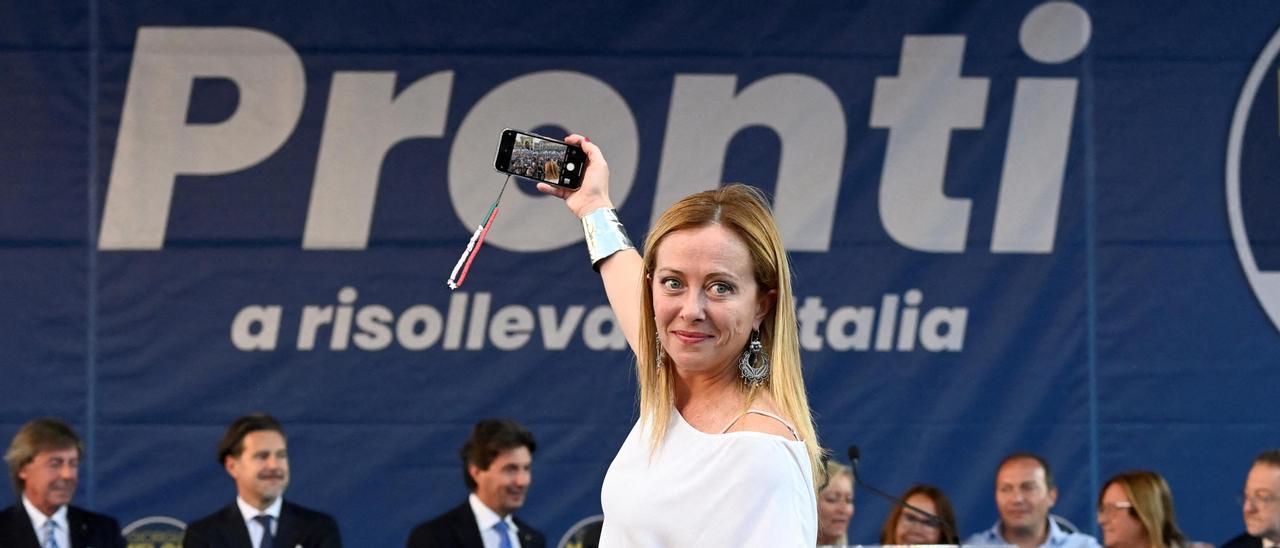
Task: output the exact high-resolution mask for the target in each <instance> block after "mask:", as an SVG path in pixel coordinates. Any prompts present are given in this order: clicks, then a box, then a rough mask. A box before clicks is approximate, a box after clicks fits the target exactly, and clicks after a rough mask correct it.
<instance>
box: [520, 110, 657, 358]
mask: <svg viewBox="0 0 1280 548" xmlns="http://www.w3.org/2000/svg"><path fill="white" fill-rule="evenodd" d="M565 142H566V143H569V144H571V145H577V146H580V147H582V150H583V151H584V152H586V153H587V167H586V171H585V172H584V173H583V177H582V187H580V188H579V189H578V190H576V191H573V190H569V189H566V188H563V187H557V186H553V185H549V184H547V183H538V190H540V191H542V192H543V193H544V194H550V195H552V196H556V197H559V198H561V199H563V200H564V203H565V205H566V206H568V207H569V211H572V212H573V214H574V216H575V217H577V218H578V219H581V218H583V217H584V216H586V215H588V214H590V213H592V212H594V211H596V210H599V209H602V208H603V209H611V208H613V200H611V199H609V164H608V163H607V162H605V159H604V154H603V153H602V152H601V151H600V147H598V146H596V145H595V144H594V143H592V142H591V141H590V140H588V139H587V138H585V137H583V136H581V135H577V134H574V135H570V136H568V137H566V138H565ZM598 266H599V270H600V278H601V279H602V280H603V281H604V292H605V295H606V296H608V298H609V306H610V307H612V308H613V315H614V316H616V317H617V318H618V327H619V328H620V329H622V334H623V335H624V336H625V337H626V338H627V344H629V345H631V351H632V352H636V351H637V348H638V346H637V345H638V343H639V336H640V335H639V334H640V289H641V286H640V284H641V283H642V281H643V275H642V272H643V271H644V262H643V260H642V259H641V258H640V254H639V253H638V252H636V250H635V249H625V250H622V251H619V252H617V253H614V254H613V255H610V256H609V257H608V258H605V259H603V260H601V261H600V262H599V264H598Z"/></svg>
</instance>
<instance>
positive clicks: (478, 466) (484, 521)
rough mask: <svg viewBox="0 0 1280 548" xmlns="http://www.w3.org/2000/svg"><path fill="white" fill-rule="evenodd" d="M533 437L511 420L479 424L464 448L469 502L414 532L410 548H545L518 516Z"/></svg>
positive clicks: (528, 479)
mask: <svg viewBox="0 0 1280 548" xmlns="http://www.w3.org/2000/svg"><path fill="white" fill-rule="evenodd" d="M535 448H537V444H536V443H535V442H534V441H533V434H531V433H529V431H528V430H527V429H525V427H523V426H521V425H520V424H519V423H517V422H515V421H512V420H499V419H486V420H482V421H480V422H478V423H476V426H475V428H473V429H472V430H471V437H469V438H468V439H467V442H466V443H465V444H463V446H462V451H461V456H462V477H463V480H464V481H465V482H466V484H467V488H468V489H470V490H471V495H470V496H468V497H467V501H466V502H463V503H462V504H460V505H458V506H456V507H454V508H453V509H452V510H449V511H448V512H445V513H444V514H441V515H439V516H437V517H435V518H433V519H431V520H430V521H427V522H425V523H423V524H421V525H419V526H418V527H416V528H414V530H413V532H412V533H411V534H410V535H409V542H408V544H407V546H408V548H445V547H461V548H544V547H545V546H546V544H547V541H546V538H545V537H543V535H542V533H540V532H538V530H537V529H534V528H533V526H531V525H529V524H528V523H525V522H524V521H523V520H521V519H520V518H517V517H515V515H514V514H513V512H515V511H516V510H518V509H520V507H521V506H524V498H525V495H526V494H527V493H528V492H529V483H530V482H531V481H532V480H533V451H534V449H535Z"/></svg>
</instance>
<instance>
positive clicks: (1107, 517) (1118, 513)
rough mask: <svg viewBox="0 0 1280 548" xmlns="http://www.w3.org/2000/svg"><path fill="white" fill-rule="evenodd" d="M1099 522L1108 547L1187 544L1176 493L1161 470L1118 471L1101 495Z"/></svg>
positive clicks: (1103, 487) (1123, 547)
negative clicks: (1176, 512) (1175, 509)
mask: <svg viewBox="0 0 1280 548" xmlns="http://www.w3.org/2000/svg"><path fill="white" fill-rule="evenodd" d="M1098 525H1099V526H1101V528H1102V542H1103V545H1104V546H1106V547H1107V548H1166V547H1175V548H1179V547H1183V546H1186V545H1187V538H1186V537H1185V536H1183V534H1182V531H1181V530H1180V529H1179V528H1178V519H1177V517H1176V516H1174V512H1173V494H1172V493H1171V492H1170V491H1169V484H1168V483H1166V482H1165V481H1164V478H1162V477H1160V474H1157V473H1155V472H1149V471H1146V470H1135V471H1132V472H1125V473H1123V474H1118V475H1116V476H1114V477H1112V478H1111V479H1109V480H1107V483H1106V484H1105V485H1103V486H1102V493H1101V494H1099V495H1098Z"/></svg>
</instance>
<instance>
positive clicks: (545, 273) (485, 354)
mask: <svg viewBox="0 0 1280 548" xmlns="http://www.w3.org/2000/svg"><path fill="white" fill-rule="evenodd" d="M3 4H4V7H3V9H0V14H3V15H2V16H0V74H3V75H4V76H3V77H0V300H3V302H4V309H5V314H3V315H2V316H0V348H3V349H4V350H3V352H0V355H2V356H3V357H0V362H2V363H3V365H2V367H3V370H2V371H3V373H2V374H0V402H2V403H0V437H2V438H3V439H4V440H6V441H7V440H8V439H10V437H11V435H12V434H13V432H14V431H15V430H16V429H17V427H18V426H19V425H20V424H21V423H23V422H25V421H26V420H29V419H30V418H33V417H36V416H41V415H54V416H60V417H63V418H65V419H67V420H69V421H71V422H72V423H73V424H74V425H75V426H76V427H77V428H78V429H79V431H80V432H81V433H82V434H83V435H84V436H85V438H86V441H87V444H88V447H87V454H86V458H85V461H84V463H83V465H82V476H81V484H80V492H79V494H78V496H77V503H78V504H80V505H83V506H87V507H89V508H93V509H96V510H99V511H104V512H107V513H109V514H112V515H114V516H116V517H118V518H119V519H120V520H121V521H122V523H129V522H132V521H134V520H137V519H141V518H144V517H147V516H171V517H175V518H177V519H180V520H182V521H188V522H189V521H191V520H193V519H196V518H198V517H200V516H202V515H205V514H207V513H209V512H211V511H213V510H214V509H215V508H218V507H220V506H222V505H225V504H227V503H229V502H230V501H231V498H232V496H233V488H232V486H231V482H230V480H229V479H228V478H227V477H226V474H225V473H224V472H223V471H222V469H221V467H220V466H219V465H218V464H217V463H216V462H215V458H214V446H215V444H216V443H217V440H218V437H219V436H220V435H221V433H222V430H223V428H224V427H225V425H226V424H227V423H228V422H229V421H230V420H231V419H232V418H234V417H236V416H238V415H241V414H244V413H247V412H250V411H259V410H260V411H267V412H270V413H272V414H274V415H276V416H277V417H279V418H280V419H281V420H282V421H283V422H284V423H285V425H286V426H287V430H288V434H289V442H290V456H291V459H290V461H291V467H292V471H293V482H292V486H291V487H290V489H289V491H288V495H287V496H288V498H290V499H291V500H294V501H297V502H299V503H302V504H304V505H307V506H311V507H314V508H318V509H321V510H324V511H327V512H330V513H332V514H334V515H335V516H336V517H337V518H338V520H339V522H340V525H341V527H342V530H343V533H344V537H345V539H346V543H347V545H349V546H397V545H401V544H402V543H403V541H404V539H405V538H406V536H407V534H408V532H409V530H410V529H411V528H412V526H413V525H414V524H416V523H418V522H420V521H422V520H424V519H426V518H428V517H431V516H433V515H436V514H438V513H440V512H442V511H444V510H446V509H447V508H450V507H452V506H454V505H456V504H458V503H459V502H460V501H461V500H462V499H463V497H464V496H465V487H464V486H463V483H462V481H461V478H460V477H459V469H460V464H459V461H458V457H457V449H458V447H459V446H460V444H461V443H462V441H463V440H464V438H465V436H466V435H467V432H468V430H469V428H470V426H471V424H472V423H474V421H476V420H477V419H480V418H483V417H491V416H505V417H513V418H516V419H518V420H520V421H522V422H523V423H525V424H526V425H528V426H529V427H530V428H531V429H532V430H533V432H534V433H535V435H536V436H537V438H538V441H539V448H538V451H537V453H536V455H535V474H534V484H533V486H532V490H531V493H530V496H529V498H528V502H527V505H526V508H525V509H524V510H523V511H522V512H521V515H522V516H523V517H524V518H525V519H527V520H529V521H530V522H531V523H533V524H535V525H536V526H537V527H539V528H541V529H542V530H543V531H545V532H546V533H547V535H548V537H549V538H550V540H551V541H552V542H554V541H555V540H556V539H558V538H559V537H560V535H561V534H562V533H563V532H564V531H565V530H566V529H567V528H568V527H569V526H570V525H571V524H572V523H574V522H576V521H577V520H579V519H581V518H584V517H587V516H590V515H592V514H596V513H598V512H599V510H600V508H599V489H600V483H601V480H602V478H603V476H604V473H605V470H606V468H607V466H608V464H609V462H610V459H611V458H612V456H613V454H614V452H615V451H616V450H617V448H618V446H619V445H620V444H621V442H622V440H623V438H624V437H625V435H626V433H627V431H628V430H629V429H630V427H631V425H632V423H633V421H634V420H635V417H636V411H635V383H634V373H633V371H632V361H633V360H632V358H631V356H630V354H629V353H628V352H627V351H625V350H624V349H622V348H621V346H620V344H619V343H620V341H621V338H620V336H619V335H618V334H617V333H616V332H614V328H613V324H612V323H611V320H610V318H609V316H608V313H607V308H602V306H603V305H604V304H605V303H604V298H603V293H602V291H601V290H600V288H599V282H598V280H597V278H596V276H595V275H594V273H593V272H592V271H591V269H590V268H589V266H588V264H587V259H586V252H585V249H584V246H583V245H582V244H581V232H580V230H579V229H578V228H576V227H575V223H574V222H573V220H572V219H570V218H569V216H568V214H567V213H566V212H565V211H564V210H563V208H562V206H560V205H559V204H556V203H552V202H550V201H548V200H547V199H545V198H541V197H538V196H536V195H535V193H533V192H531V186H530V184H529V183H527V182H518V183H517V182H514V181H513V183H512V186H511V188H508V189H507V191H506V196H505V197H504V199H503V206H504V207H503V210H502V213H501V215H500V216H499V218H498V219H497V223H496V225H497V226H496V228H494V230H493V233H492V234H491V235H490V240H489V242H488V243H487V244H486V247H485V248H484V250H483V251H482V252H481V253H480V254H479V257H478V258H477V260H476V262H475V264H474V266H473V270H472V272H471V275H470V277H469V278H468V279H467V280H466V284H465V285H464V286H463V287H462V289H460V290H459V291H457V292H450V291H449V289H448V288H447V287H446V286H445V280H446V278H447V276H448V274H449V271H450V269H451V268H452V267H453V265H454V262H455V260H456V259H457V256H458V253H459V252H460V251H461V250H462V248H463V247H464V245H465V244H466V241H467V238H468V237H469V234H470V233H471V231H472V230H473V229H474V227H475V225H476V224H477V223H479V222H480V221H481V220H482V219H481V216H482V215H483V214H484V212H485V211H486V210H487V207H488V205H489V203H490V202H491V201H492V200H493V198H494V196H495V195H496V193H497V191H498V188H499V187H500V186H501V184H502V181H503V178H502V177H501V176H499V175H497V174H496V173H494V172H493V171H492V170H491V168H490V167H489V166H490V165H491V161H492V153H493V147H494V145H495V144H496V139H497V135H498V132H499V130H501V129H502V127H504V126H511V127H516V128H521V129H530V130H538V131H541V132H545V133H548V134H551V135H557V136H558V135H563V134H564V132H565V131H567V130H572V131H578V132H582V133H585V134H587V135H588V136H590V137H591V138H592V140H593V141H594V142H597V143H599V144H600V145H601V146H602V147H603V148H604V150H605V152H606V154H607V155H608V157H609V159H610V164H611V166H612V168H613V174H614V194H615V195H614V199H615V201H616V202H617V204H618V205H619V209H620V210H621V216H622V219H623V220H624V222H625V223H626V224H627V226H628V227H629V228H630V230H631V233H632V235H633V236H634V237H635V238H637V239H639V238H640V237H641V236H642V235H643V234H644V233H645V231H646V230H647V227H648V225H649V223H650V220H651V218H652V216H653V215H655V214H656V213H657V212H660V211H661V210H662V208H663V207H665V205H666V204H668V203H670V202H671V201H672V200H674V199H675V198H676V197H678V196H681V195H684V194H687V193H689V192H693V191H695V190H700V189H702V188H707V187H710V186H713V185H715V184H716V183H718V182H720V181H743V182H747V183H750V184H754V185H757V186H760V187H761V188H764V189H766V190H767V191H768V192H769V193H770V194H772V195H774V196H775V197H776V198H775V203H776V206H777V207H778V209H779V219H780V223H781V224H782V225H783V229H784V231H786V232H787V241H788V245H789V247H790V248H791V251H792V255H791V256H792V260H793V266H794V270H795V274H796V297H797V302H798V303H800V304H802V305H804V306H803V311H802V313H801V317H802V324H801V328H802V331H803V332H804V333H805V353H804V359H805V376H806V379H807V382H808V388H809V394H810V398H811V400H810V401H811V403H812V406H813V409H814V412H815V417H816V420H817V425H818V432H819V435H820V437H821V440H822V442H823V443H824V444H825V445H827V446H829V447H832V448H834V449H835V452H836V453H837V454H838V455H841V456H843V454H844V452H845V448H846V447H847V446H848V445H849V444H851V443H857V444H858V445H860V446H861V448H862V454H863V459H862V470H863V472H864V474H865V475H866V478H867V479H868V480H870V481H872V482H873V483H874V484H876V485H878V486H880V487H882V488H884V489H886V490H889V491H893V492H900V491H901V490H903V489H905V488H906V487H907V486H909V485H910V484H912V483H915V482H929V483H934V484H937V485H939V486H941V487H942V488H943V490H944V491H945V492H947V493H948V494H949V495H950V496H951V498H952V500H953V502H954V503H955V505H956V507H957V510H958V512H959V517H960V522H961V527H960V528H961V532H962V534H968V533H971V532H974V531H978V530H981V529H985V528H987V527H989V526H990V525H991V524H992V523H993V521H994V520H995V519H996V512H995V509H994V502H993V495H992V475H993V468H994V466H995V465H996V463H997V462H998V460H999V459H1000V458H1001V457H1002V456H1003V455H1004V454H1006V453H1008V452H1011V451H1015V450H1030V451H1035V452H1038V453H1041V454H1043V455H1045V456H1046V457H1047V458H1048V459H1049V460H1050V461H1051V463H1052V464H1053V466H1054V467H1055V471H1056V474H1057V477H1058V481H1059V483H1060V490H1061V494H1060V497H1059V501H1058V505H1057V507H1056V508H1055V511H1056V512H1057V513H1059V514H1062V515H1064V516H1066V517H1068V518H1069V519H1071V520H1073V521H1075V522H1076V523H1077V524H1079V525H1081V526H1083V527H1084V528H1085V529H1086V530H1093V529H1096V527H1095V526H1094V524H1093V521H1094V518H1093V510H1092V509H1093V504H1094V500H1095V497H1096V494H1097V490H1098V486H1099V484H1100V483H1101V482H1102V481H1105V480H1106V478H1107V477H1109V476H1110V475H1112V474H1114V473H1117V472H1120V471H1122V470H1126V469H1131V468H1147V469H1152V470H1156V471H1158V472H1160V473H1161V474H1163V475H1164V476H1165V477H1166V478H1167V479H1168V480H1169V482H1170V484H1171V485H1172V487H1173V491H1174V495H1175V498H1176V501H1177V506H1178V511H1179V517H1180V518H1181V521H1182V525H1183V528H1184V529H1185V530H1186V532H1187V533H1189V535H1190V536H1191V537H1192V538H1194V539H1197V540H1206V541H1210V542H1214V543H1219V542H1221V541H1223V540H1225V539H1227V538H1229V537H1230V536H1232V535H1234V534H1236V533H1237V532H1238V531H1240V530H1241V529H1242V524H1241V518H1240V510H1239V507H1238V505H1237V504H1236V503H1235V502H1234V498H1233V497H1234V495H1235V494H1237V493H1238V492H1239V491H1240V489H1241V486H1242V484H1243V480H1244V476H1245V472H1246V470H1247V468H1248V465H1249V462H1250V459H1251V458H1252V457H1253V456H1254V455H1255V454H1257V453H1258V452H1259V451H1261V450H1263V449H1266V448H1270V447H1276V446H1280V421H1277V420H1276V412H1275V409H1274V407H1275V406H1274V403H1273V402H1274V394H1275V387H1276V386H1277V385H1278V383H1280V368H1277V364H1278V363H1280V334H1278V332H1277V327H1276V325H1274V324H1273V322H1272V321H1271V320H1270V319H1269V316H1268V312H1267V310H1268V307H1271V308H1275V307H1277V306H1280V304H1277V303H1276V302H1275V299H1271V300H1268V297H1267V295H1271V294H1272V293H1269V292H1268V291H1267V290H1266V288H1268V287H1271V286H1270V285H1268V284H1267V282H1268V281H1270V278H1269V277H1267V274H1268V273H1269V271H1272V270H1277V269H1280V252H1278V251H1277V247H1276V245H1275V244H1276V238H1277V236H1278V235H1280V221H1278V220H1277V216H1276V215H1275V207H1274V206H1275V205H1276V204H1277V203H1280V202H1278V201H1277V191H1276V189H1275V187H1276V185H1275V180H1276V176H1277V173H1280V166H1278V165H1277V162H1276V158H1280V148H1277V147H1278V146H1280V117H1278V116H1277V114H1276V105H1277V89H1278V86H1277V81H1276V64H1275V62H1274V61H1275V60H1274V55H1273V54H1274V50H1270V51H1271V52H1270V53H1268V51H1264V50H1265V48H1266V47H1267V44H1268V42H1269V41H1271V40H1272V37H1273V36H1274V35H1275V33H1276V31H1277V28H1278V27H1280V11H1278V10H1276V9H1275V4H1274V3H1272V2H1269V1H1244V2H1231V3H1221V2H1208V1H1198V2H1096V3H1095V2H1080V3H1074V4H1073V3H1050V4H1041V3H1039V2H1022V1H1015V2H955V1H951V0H940V1H888V0H885V1H868V2H850V3H837V4H834V5H809V4H806V3H777V2H748V3H723V4H717V3H711V4H707V3H686V2H656V3H645V4H643V5H641V4H630V5H616V6H610V5H598V4H591V3H582V2H574V3H568V2H543V3H535V4H531V5H517V4H514V3H503V2H486V1H473V2H457V3H420V2H345V3H303V4H299V3H270V2H268V3H247V2H238V3H235V2H233V3H219V2H145V1H144V2H122V3H116V2H98V1H91V2H54V3H41V2H4V3H3ZM1251 74H1252V75H1253V76H1252V78H1253V80H1252V82H1253V84H1252V89H1251V88H1250V86H1247V85H1246V84H1247V83H1248V82H1250V78H1251ZM1233 135H1235V137H1236V138H1237V139H1238V142H1237V143H1236V145H1235V146H1236V147H1237V149H1236V151H1237V152H1238V153H1237V154H1229V141H1230V140H1231V138H1232V136H1233ZM1232 166H1235V167H1234V168H1233V167H1232ZM1232 169H1236V170H1238V173H1239V174H1238V176H1236V177H1235V179H1236V180H1237V182H1236V183H1234V186H1233V184H1229V182H1228V180H1229V179H1230V178H1229V177H1228V175H1227V174H1228V173H1229V172H1230V171H1231V170H1232ZM170 190H171V193H170ZM1229 203H1235V204H1237V206H1236V210H1237V213H1236V214H1232V213H1231V209H1230V208H1229V207H1228V206H1229ZM1233 223H1234V225H1233ZM348 288H349V289H348ZM1268 303H1271V304H1268ZM326 314H327V315H328V317H329V318H330V319H331V321H330V322H327V323H325V322H320V323H317V322H316V321H315V318H318V317H325V316H326ZM1277 317H1280V316H1277ZM304 318H306V319H304ZM888 319H892V320H893V321H892V322H888V321H886V320H888ZM335 326H336V327H335ZM904 326H906V327H905V328H904ZM904 329H905V330H906V332H905V334H904ZM868 495H869V494H865V493H859V495H858V510H857V515H856V516H855V518H854V525H853V527H852V530H851V540H853V541H855V542H861V543H871V542H875V541H876V535H877V531H878V529H879V526H880V523H881V521H882V520H883V519H884V516H885V514H886V513H887V511H888V507H887V505H886V504H885V503H883V502H882V501H878V500H875V499H873V498H871V497H870V496H868ZM12 501H13V495H12V493H9V492H7V490H6V492H3V493H0V505H7V504H9V503H11V502H12Z"/></svg>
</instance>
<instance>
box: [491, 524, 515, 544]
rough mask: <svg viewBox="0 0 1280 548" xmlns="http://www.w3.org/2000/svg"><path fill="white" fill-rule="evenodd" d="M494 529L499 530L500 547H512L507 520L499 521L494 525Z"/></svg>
mask: <svg viewBox="0 0 1280 548" xmlns="http://www.w3.org/2000/svg"><path fill="white" fill-rule="evenodd" d="M493 530H494V531H497V532H498V548H512V546H511V537H510V536H509V535H507V522H505V521H499V522H498V524H497V525H494V526H493Z"/></svg>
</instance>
